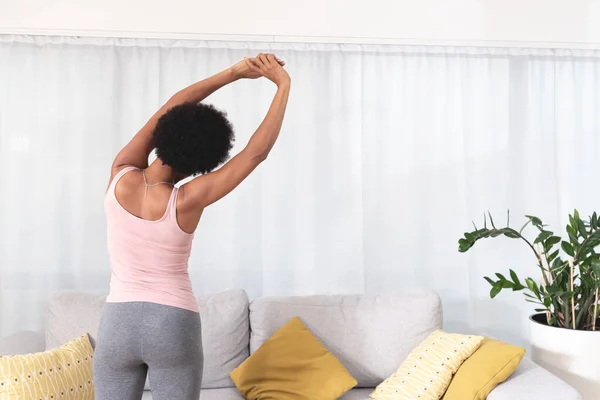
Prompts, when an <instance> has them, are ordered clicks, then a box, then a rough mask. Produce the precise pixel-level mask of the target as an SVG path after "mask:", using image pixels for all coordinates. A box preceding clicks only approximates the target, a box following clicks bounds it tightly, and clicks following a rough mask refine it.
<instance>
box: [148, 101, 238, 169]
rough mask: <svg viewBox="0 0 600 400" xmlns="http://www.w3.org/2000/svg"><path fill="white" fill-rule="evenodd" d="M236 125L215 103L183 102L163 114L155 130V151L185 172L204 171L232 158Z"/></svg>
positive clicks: (164, 160)
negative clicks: (231, 152)
mask: <svg viewBox="0 0 600 400" xmlns="http://www.w3.org/2000/svg"><path fill="white" fill-rule="evenodd" d="M233 141H234V131H233V126H232V125H231V123H230V122H229V120H228V119H227V114H225V113H224V112H223V111H220V110H218V109H217V108H215V107H214V106H212V105H209V104H202V103H184V104H180V105H177V106H175V107H173V108H171V109H170V110H169V111H167V112H166V113H165V114H164V115H162V116H161V117H160V118H159V119H158V122H157V124H156V127H155V129H154V132H153V144H154V147H155V149H156V155H157V156H158V158H160V160H161V161H162V162H163V164H165V165H168V166H170V167H171V168H173V170H174V171H175V172H177V173H179V174H183V175H186V176H190V175H197V174H205V173H207V172H210V171H212V170H213V169H215V168H217V167H218V166H219V165H221V164H222V163H224V162H225V161H226V160H227V159H228V158H229V151H230V150H231V148H232V147H233Z"/></svg>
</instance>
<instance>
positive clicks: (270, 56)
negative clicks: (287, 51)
mask: <svg viewBox="0 0 600 400" xmlns="http://www.w3.org/2000/svg"><path fill="white" fill-rule="evenodd" d="M267 60H269V64H271V65H275V64H279V60H278V59H277V57H275V55H274V54H267Z"/></svg>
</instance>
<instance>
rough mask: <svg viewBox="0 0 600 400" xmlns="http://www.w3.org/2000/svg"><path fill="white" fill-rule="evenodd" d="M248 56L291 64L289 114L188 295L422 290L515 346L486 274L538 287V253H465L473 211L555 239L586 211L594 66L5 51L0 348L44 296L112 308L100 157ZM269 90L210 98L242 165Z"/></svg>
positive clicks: (455, 321) (449, 323)
mask: <svg viewBox="0 0 600 400" xmlns="http://www.w3.org/2000/svg"><path fill="white" fill-rule="evenodd" d="M259 51H274V52H276V53H277V54H278V55H280V56H281V58H283V59H285V60H286V61H287V63H288V70H289V72H290V75H291V76H292V79H293V88H292V94H291V99H290V104H289V109H288V113H287V117H286V120H285V123H284V127H283V131H282V134H281V137H280V139H279V141H278V142H277V144H276V146H275V148H274V149H273V151H272V153H271V155H270V157H269V159H268V160H267V161H266V162H265V163H264V164H263V165H262V166H261V167H260V168H259V169H258V171H257V172H256V173H255V174H253V175H252V176H251V177H249V179H248V180H247V181H246V182H244V183H243V184H242V185H241V186H240V187H239V188H238V189H236V190H235V191H234V192H233V193H232V194H230V195H229V196H227V197H226V198H225V199H224V200H222V201H221V202H219V203H217V204H215V205H213V206H211V207H210V208H209V209H207V210H206V212H205V214H204V216H203V219H202V221H201V224H200V227H199V229H198V231H197V235H196V239H195V244H194V246H195V247H194V250H193V254H192V257H191V260H190V273H191V277H192V281H193V285H194V289H195V291H196V292H197V293H198V294H201V293H207V292H216V291H221V290H224V289H227V288H234V287H241V288H244V289H245V290H246V291H247V292H248V293H249V295H250V296H251V297H252V298H256V297H258V296H270V295H309V294H317V293H319V294H337V293H339V294H341V293H363V292H366V293H380V292H389V291H406V290H419V289H432V290H435V291H437V292H438V293H439V294H440V295H441V297H442V299H443V302H444V309H445V310H444V311H445V320H446V328H448V329H450V330H458V331H471V332H473V331H477V332H483V333H487V334H491V335H495V336H497V337H500V338H503V339H505V340H511V341H513V342H515V343H521V344H523V343H526V338H527V318H526V317H527V316H528V314H530V313H532V312H533V311H532V309H531V308H530V307H529V305H528V303H525V302H524V301H523V298H522V295H521V294H512V293H502V294H501V295H500V296H499V297H498V298H496V299H494V300H490V299H489V297H488V293H489V286H488V284H487V283H486V282H485V281H484V280H483V276H485V275H493V274H494V272H497V271H498V272H506V271H507V270H508V269H509V268H513V269H515V270H516V271H517V272H518V273H519V274H520V275H522V276H523V277H524V276H527V275H533V276H536V275H535V274H536V267H535V265H534V264H535V262H534V258H533V256H532V255H531V254H529V253H527V249H526V248H524V247H523V246H522V245H521V244H520V243H517V242H515V241H510V240H509V239H495V240H491V239H490V240H488V241H487V242H485V243H481V244H479V245H477V246H476V248H475V249H473V250H472V251H471V252H470V253H469V254H466V255H465V254H459V253H458V251H457V240H458V239H459V237H460V236H462V234H463V232H465V231H467V230H469V229H471V228H472V226H471V220H474V221H475V222H476V223H481V220H482V213H483V211H485V210H490V211H492V212H493V213H494V214H495V215H496V223H497V224H503V223H505V222H503V220H504V219H505V215H506V210H507V209H510V210H511V214H512V220H513V221H514V224H520V223H521V222H522V216H523V214H526V213H527V214H534V215H537V216H539V217H541V218H542V219H543V220H544V221H545V222H547V223H549V224H552V225H554V227H555V229H557V230H558V231H561V230H562V226H564V223H565V220H566V216H567V213H568V212H569V211H570V210H572V209H573V208H574V207H578V208H579V209H580V212H582V213H584V214H585V213H590V212H591V211H593V209H594V207H595V206H597V205H598V198H599V197H600V186H599V185H598V180H597V172H596V171H597V168H598V163H597V160H598V159H599V156H600V53H598V52H594V51H575V50H571V51H567V50H563V51H552V50H523V49H497V48H455V47H399V46H354V45H347V46H346V45H343V46H342V45H340V46H337V45H335V46H334V45H315V44H302V45H300V44H260V43H222V42H174V41H153V40H122V39H80V38H50V37H47V38H46V37H27V36H0V184H1V186H0V187H1V188H2V191H1V195H0V335H6V334H9V333H12V332H15V331H17V330H20V329H41V328H42V326H43V319H44V312H43V310H44V307H45V304H46V301H47V299H48V297H49V296H50V295H51V294H52V293H53V292H56V291H59V290H79V291H86V292H94V293H106V291H107V290H108V281H109V273H110V272H109V265H108V257H107V253H106V241H105V220H104V213H103V209H102V199H103V195H104V190H105V188H106V185H107V181H108V176H109V167H110V164H111V161H112V158H113V157H114V156H115V154H116V153H117V152H118V150H119V149H120V148H121V147H122V146H123V145H124V144H125V143H126V142H127V141H128V140H129V138H131V136H132V135H134V134H135V132H136V131H137V130H138V129H139V128H140V127H141V126H142V125H143V124H144V123H145V121H146V120H147V118H149V117H150V115H151V114H152V113H153V112H154V111H156V110H157V109H158V107H159V106H160V105H161V104H162V103H163V102H164V101H165V100H166V99H167V98H168V97H169V96H170V95H171V94H173V93H174V92H175V91H177V90H178V89H181V88H182V87H184V86H185V85H188V84H190V83H192V82H195V81H197V80H199V79H202V78H204V77H206V76H208V75H210V74H213V73H216V72H218V71H219V70H221V69H223V68H226V67H228V66H230V65H232V64H233V63H235V62H236V61H238V60H240V59H241V58H242V57H243V56H247V55H253V54H255V53H257V52H259ZM273 94H274V87H273V85H271V84H270V83H269V82H267V81H264V80H258V81H244V82H238V83H235V84H233V85H231V86H229V87H226V88H224V89H222V90H220V91H219V92H217V93H216V94H214V95H213V96H211V97H210V98H209V99H208V101H209V102H210V103H214V104H215V105H217V106H218V107H220V108H222V109H225V110H226V111H227V112H228V113H229V116H230V118H231V120H232V122H233V123H234V125H235V127H236V131H237V142H236V150H239V149H240V148H241V147H242V146H243V145H244V144H245V143H246V141H247V140H248V138H249V137H250V135H251V134H252V133H253V131H254V129H255V128H256V127H257V126H258V124H259V123H260V121H261V119H262V118H263V116H264V114H265V112H266V110H267V108H268V105H269V103H270V100H271V97H272V95H273ZM596 208H598V207H596Z"/></svg>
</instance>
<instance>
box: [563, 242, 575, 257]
mask: <svg viewBox="0 0 600 400" xmlns="http://www.w3.org/2000/svg"><path fill="white" fill-rule="evenodd" d="M561 247H562V249H563V251H564V252H565V253H567V254H568V255H570V256H571V257H574V256H575V252H574V251H573V246H571V243H569V242H565V241H563V242H562V243H561Z"/></svg>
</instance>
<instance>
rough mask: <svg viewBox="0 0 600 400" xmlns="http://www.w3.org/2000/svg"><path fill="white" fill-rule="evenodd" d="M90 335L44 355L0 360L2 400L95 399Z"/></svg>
mask: <svg viewBox="0 0 600 400" xmlns="http://www.w3.org/2000/svg"><path fill="white" fill-rule="evenodd" d="M93 354H94V350H93V349H92V345H91V344H90V339H89V338H88V335H87V334H86V335H83V336H80V337H78V338H77V339H75V340H72V341H70V342H69V343H67V344H65V345H63V346H60V347H58V348H56V349H52V350H48V351H44V352H42V353H32V354H25V355H19V356H2V357H0V399H6V398H8V399H32V400H37V399H43V400H53V399H56V400H59V399H60V400H64V399H77V400H94V385H93V383H92V358H93Z"/></svg>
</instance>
